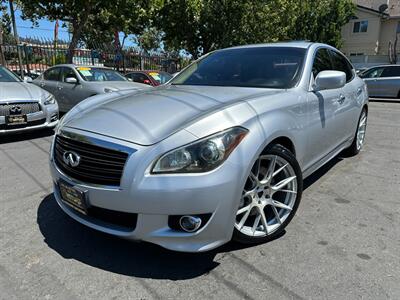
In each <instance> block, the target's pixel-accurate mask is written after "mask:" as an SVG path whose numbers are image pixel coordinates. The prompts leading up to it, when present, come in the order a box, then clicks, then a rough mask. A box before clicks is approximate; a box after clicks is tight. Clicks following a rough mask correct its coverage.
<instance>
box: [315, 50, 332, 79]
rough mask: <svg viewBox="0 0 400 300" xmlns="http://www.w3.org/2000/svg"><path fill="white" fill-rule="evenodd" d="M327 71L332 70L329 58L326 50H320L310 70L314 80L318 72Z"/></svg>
mask: <svg viewBox="0 0 400 300" xmlns="http://www.w3.org/2000/svg"><path fill="white" fill-rule="evenodd" d="M327 70H332V64H331V57H330V55H329V51H328V49H326V48H321V49H319V50H317V54H315V58H314V64H313V68H312V72H313V75H314V78H315V77H317V75H318V73H319V72H322V71H327Z"/></svg>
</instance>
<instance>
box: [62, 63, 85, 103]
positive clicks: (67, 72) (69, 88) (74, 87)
mask: <svg viewBox="0 0 400 300" xmlns="http://www.w3.org/2000/svg"><path fill="white" fill-rule="evenodd" d="M68 77H72V78H75V79H76V80H77V82H76V83H68V82H66V81H65V79H66V78H68ZM58 90H59V92H58V93H59V95H60V98H61V99H62V103H63V106H62V109H61V110H62V111H68V110H70V109H71V108H72V107H74V106H75V105H76V104H78V103H79V102H80V101H82V100H83V99H84V98H83V97H82V86H81V84H80V83H79V79H78V76H77V74H76V72H75V70H74V69H72V68H70V67H63V69H62V72H61V80H60V81H59V83H58Z"/></svg>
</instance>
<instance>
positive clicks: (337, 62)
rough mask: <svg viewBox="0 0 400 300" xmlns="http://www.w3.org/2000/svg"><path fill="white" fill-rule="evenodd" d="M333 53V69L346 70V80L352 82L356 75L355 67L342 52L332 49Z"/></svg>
mask: <svg viewBox="0 0 400 300" xmlns="http://www.w3.org/2000/svg"><path fill="white" fill-rule="evenodd" d="M331 53H332V65H333V70H336V71H342V72H344V73H345V74H346V82H350V81H351V80H352V79H353V77H354V73H353V67H352V66H351V65H350V63H349V62H348V61H347V59H346V58H344V57H343V55H341V54H340V53H338V52H336V51H331Z"/></svg>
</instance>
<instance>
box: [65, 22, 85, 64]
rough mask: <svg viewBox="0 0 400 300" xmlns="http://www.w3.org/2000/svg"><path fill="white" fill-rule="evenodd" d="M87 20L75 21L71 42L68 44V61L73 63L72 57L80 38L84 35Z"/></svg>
mask: <svg viewBox="0 0 400 300" xmlns="http://www.w3.org/2000/svg"><path fill="white" fill-rule="evenodd" d="M84 23H85V22H84V21H82V22H79V23H77V22H73V25H72V30H73V32H72V39H71V42H70V43H69V46H68V53H67V63H69V64H72V59H73V57H74V50H75V48H76V46H77V45H78V42H79V39H80V38H81V35H82V30H83V26H84V25H85V24H84Z"/></svg>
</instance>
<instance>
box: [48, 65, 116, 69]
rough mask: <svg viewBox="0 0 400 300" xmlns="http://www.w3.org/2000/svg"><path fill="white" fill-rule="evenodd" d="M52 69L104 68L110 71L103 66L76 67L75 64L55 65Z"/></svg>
mask: <svg viewBox="0 0 400 300" xmlns="http://www.w3.org/2000/svg"><path fill="white" fill-rule="evenodd" d="M52 67H71V68H104V69H110V68H108V67H103V66H95V65H75V64H58V65H54V66H52Z"/></svg>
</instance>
